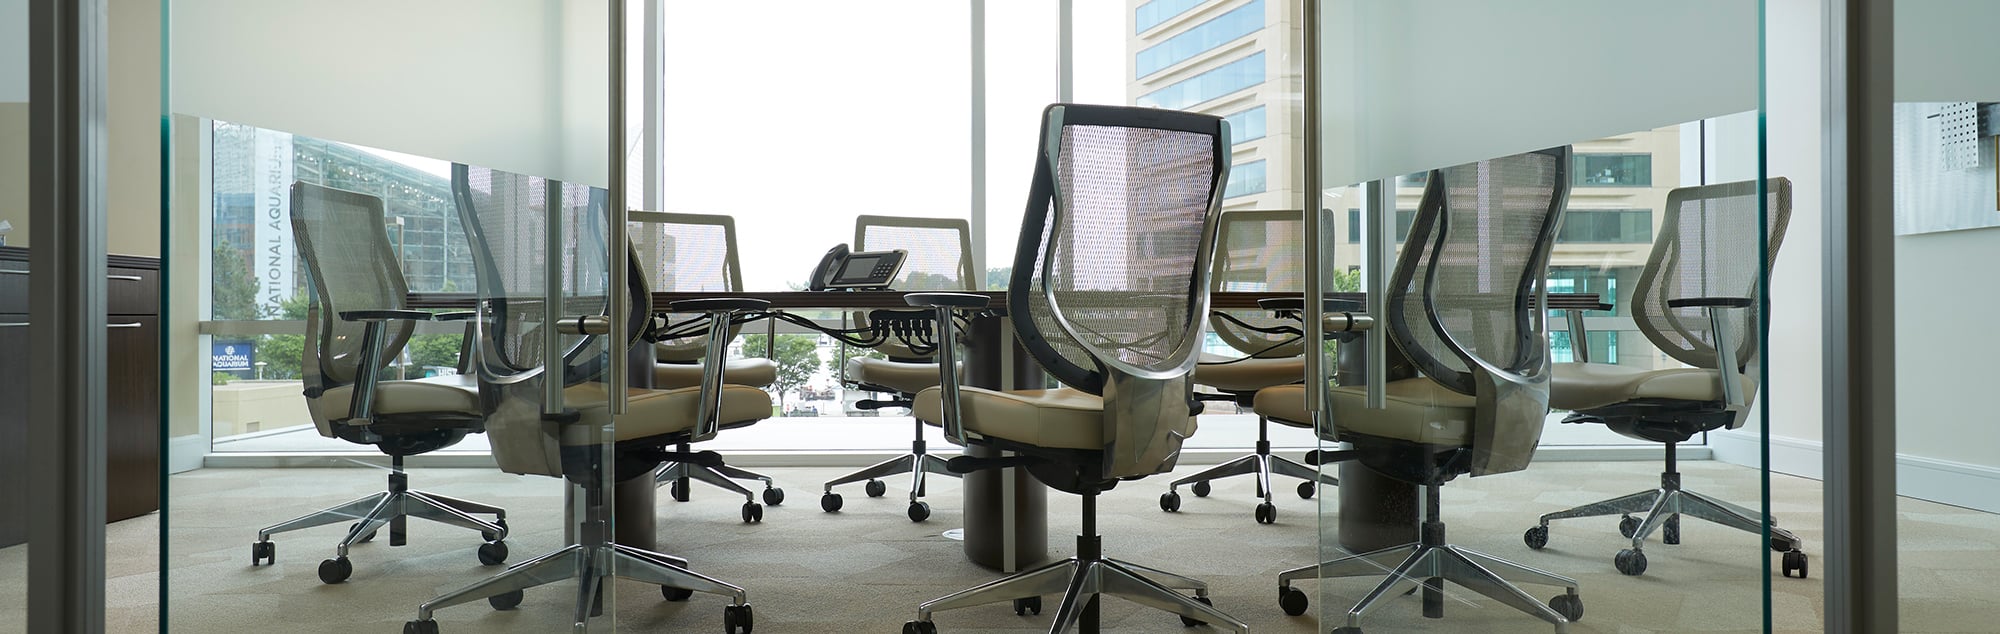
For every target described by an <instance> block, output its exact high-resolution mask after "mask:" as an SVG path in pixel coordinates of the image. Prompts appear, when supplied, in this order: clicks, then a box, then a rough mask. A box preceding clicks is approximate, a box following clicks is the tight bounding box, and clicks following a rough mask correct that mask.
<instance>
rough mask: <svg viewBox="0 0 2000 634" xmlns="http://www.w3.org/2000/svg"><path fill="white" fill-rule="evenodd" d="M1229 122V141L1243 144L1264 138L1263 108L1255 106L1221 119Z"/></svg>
mask: <svg viewBox="0 0 2000 634" xmlns="http://www.w3.org/2000/svg"><path fill="white" fill-rule="evenodd" d="M1222 119H1223V120H1224V121H1228V122H1229V141H1230V142H1231V143H1245V142H1249V141H1255V140H1257V139H1261V138H1264V107H1263V106H1257V107H1255V108H1251V109H1249V110H1245V111H1242V112H1238V113H1236V114H1232V115H1229V116H1226V117H1223V118H1222Z"/></svg>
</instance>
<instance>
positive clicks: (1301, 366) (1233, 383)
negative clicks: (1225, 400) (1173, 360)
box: [1194, 354, 1306, 392]
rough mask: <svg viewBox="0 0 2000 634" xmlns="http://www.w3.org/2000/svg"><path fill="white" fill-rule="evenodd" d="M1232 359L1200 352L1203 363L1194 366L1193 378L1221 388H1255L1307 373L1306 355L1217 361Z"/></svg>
mask: <svg viewBox="0 0 2000 634" xmlns="http://www.w3.org/2000/svg"><path fill="white" fill-rule="evenodd" d="M1232 359H1233V358H1232V357H1224V356H1220V355H1213V354H1203V355H1201V363H1202V365H1197V366H1195V367H1194V382H1195V383H1196V384H1199V385H1206V386H1209V387H1213V388H1215V389H1218V390H1227V391H1231V392H1255V391H1257V390H1261V389H1264V388H1267V387H1271V386H1273V385H1284V384H1286V383H1298V382H1300V381H1304V380H1305V377H1306V359H1305V357H1279V358H1276V359H1260V358H1249V359H1243V360H1241V361H1235V362H1233V363H1224V364H1220V365H1214V364H1215V363H1216V362H1219V361H1231V360H1232Z"/></svg>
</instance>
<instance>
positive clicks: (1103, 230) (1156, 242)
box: [1007, 104, 1229, 478]
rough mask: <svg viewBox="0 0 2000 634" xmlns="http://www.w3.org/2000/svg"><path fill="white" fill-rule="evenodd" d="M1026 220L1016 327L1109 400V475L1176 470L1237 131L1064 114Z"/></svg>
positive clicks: (1156, 116)
mask: <svg viewBox="0 0 2000 634" xmlns="http://www.w3.org/2000/svg"><path fill="white" fill-rule="evenodd" d="M1042 128H1043V137H1042V141H1041V152H1040V153H1039V154H1038V156H1037V159H1038V160H1037V161H1036V166H1035V178H1034V186H1033V189H1032V191H1031V193H1030V196H1029V199H1028V207H1027V210H1026V212H1025V213H1024V214H1023V216H1024V217H1023V218H1022V227H1021V239H1020V242H1019V244H1018V245H1017V247H1016V251H1015V260H1014V276H1013V281H1012V283H1011V284H1010V285H1009V287H1008V291H1007V301H1008V305H1009V306H1008V311H1009V315H1010V318H1011V319H1012V320H1013V322H1014V325H1015V329H1016V330H1017V331H1018V332H1019V333H1020V335H1021V341H1022V343H1023V345H1024V346H1026V347H1027V348H1028V350H1029V351H1030V352H1031V353H1033V354H1034V356H1035V358H1036V360H1037V361H1039V362H1040V363H1041V365H1042V366H1043V367H1044V368H1046V369H1048V370H1049V372H1050V373H1051V374H1054V375H1055V376H1056V378H1057V379H1058V380H1060V381H1062V382H1063V383H1064V384H1067V385H1069V386H1071V387H1074V388H1076V389H1079V390H1083V391H1086V392H1090V393H1093V394H1100V395H1103V396H1104V397H1105V423H1104V429H1105V432H1104V433H1105V451H1106V453H1107V456H1106V460H1105V464H1104V467H1105V474H1104V475H1105V476H1106V477H1113V478H1122V477H1136V476H1140V475H1146V474H1150V473H1157V472H1160V471H1164V470H1167V469H1171V468H1173V463H1174V461H1175V459H1176V458H1177V456H1178V453H1179V449H1180V442H1181V439H1182V438H1184V437H1186V436H1187V435H1189V434H1192V433H1193V419H1192V417H1191V416H1190V413H1189V412H1190V400H1189V399H1190V398H1191V387H1192V386H1191V385H1190V384H1189V383H1188V375H1189V373H1191V372H1192V371H1193V368H1194V363H1195V352H1196V351H1197V350H1198V349H1199V347H1200V343H1201V337H1202V324H1203V319H1204V318H1205V317H1206V316H1207V314H1208V277H1209V260H1210V258H1211V256H1212V255H1213V253H1212V252H1213V250H1214V246H1215V223H1216V220H1217V217H1218V216H1219V214H1220V211H1219V210H1220V208H1221V204H1222V196H1221V192H1222V184H1223V182H1224V180H1225V179H1226V178H1227V176H1228V163H1227V156H1228V154H1227V152H1228V148H1229V138H1228V137H1229V134H1228V126H1227V124H1225V123H1223V122H1222V120H1221V119H1219V118H1217V117H1213V116H1208V115H1200V114H1192V113H1184V112H1177V111H1169V110H1154V109H1148V108H1130V107H1114V106H1083V105H1068V104H1057V105H1053V106H1050V107H1049V108H1048V110H1046V111H1045V112H1044V113H1043V119H1042Z"/></svg>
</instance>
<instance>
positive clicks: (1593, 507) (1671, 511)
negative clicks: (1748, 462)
mask: <svg viewBox="0 0 2000 634" xmlns="http://www.w3.org/2000/svg"><path fill="white" fill-rule="evenodd" d="M1675 480H1677V477H1676V478H1675ZM1671 484H1673V485H1674V486H1662V487H1660V488H1657V489H1648V490H1645V491H1639V492H1635V493H1632V494H1629V495H1623V496H1619V497H1615V498H1612V499H1609V500H1603V501H1600V502H1592V503H1590V504H1585V505H1583V506H1579V507H1576V508H1572V509H1568V510H1564V511H1557V512H1554V513H1549V514H1546V515H1543V516H1542V517H1541V519H1540V520H1539V522H1538V523H1537V524H1536V526H1535V527H1534V528H1530V529H1528V535H1527V536H1526V538H1525V539H1526V540H1527V542H1528V545H1529V546H1530V547H1533V548H1536V549H1538V550H1539V549H1540V548H1541V547H1542V546H1543V545H1546V544H1547V543H1548V530H1549V521H1550V520H1560V519H1573V518H1578V517H1599V516H1604V515H1623V516H1625V518H1624V520H1623V521H1621V522H1619V533H1620V534H1623V535H1624V536H1626V537H1629V538H1631V540H1632V548H1630V549H1629V550H1624V551H1620V552H1619V553H1618V556H1617V557H1616V558H1614V559H1613V563H1614V564H1615V565H1616V566H1617V568H1618V571H1619V572H1622V573H1625V574H1627V575H1639V574H1643V573H1644V572H1645V571H1646V557H1645V546H1646V538H1648V537H1651V536H1652V535H1653V533H1654V532H1655V531H1659V532H1660V533H1661V536H1660V537H1661V539H1660V541H1661V543H1665V544H1679V543H1681V531H1680V517H1681V516H1682V515H1686V516H1688V517H1692V518H1695V519H1700V520H1707V521H1710V522H1714V523H1716V524H1720V525H1723V526H1727V527H1729V528H1734V529H1736V530H1740V531H1743V532H1746V533H1752V534H1763V532H1764V524H1765V522H1766V520H1767V518H1766V517H1765V516H1764V514H1763V513H1759V512H1757V511H1753V510H1750V509H1748V508H1745V507H1743V506H1741V505H1738V504H1734V503H1731V502H1727V501H1724V500H1721V499H1717V498H1714V497H1710V496H1707V495H1703V494H1701V493H1696V492H1694V491H1689V490H1686V489H1682V488H1680V487H1679V486H1678V484H1679V483H1678V482H1677V481H1674V482H1671ZM1633 513H1644V514H1645V516H1644V519H1634V518H1633V517H1632V514H1633ZM1768 521H1769V522H1770V525H1771V538H1770V542H1769V546H1770V547H1771V550H1773V551H1777V552H1781V553H1785V560H1784V566H1783V573H1784V575H1785V576H1787V577H1789V576H1791V574H1792V572H1793V571H1795V570H1796V571H1798V573H1799V576H1800V577H1801V578H1803V577H1804V576H1805V567H1806V564H1805V553H1804V552H1802V551H1801V550H1800V548H1801V547H1802V546H1804V545H1805V541H1804V540H1801V539H1799V536H1798V535H1797V534H1796V533H1793V532H1791V531H1789V530H1786V529H1782V528H1778V520H1777V518H1768ZM1662 529H1664V530H1662Z"/></svg>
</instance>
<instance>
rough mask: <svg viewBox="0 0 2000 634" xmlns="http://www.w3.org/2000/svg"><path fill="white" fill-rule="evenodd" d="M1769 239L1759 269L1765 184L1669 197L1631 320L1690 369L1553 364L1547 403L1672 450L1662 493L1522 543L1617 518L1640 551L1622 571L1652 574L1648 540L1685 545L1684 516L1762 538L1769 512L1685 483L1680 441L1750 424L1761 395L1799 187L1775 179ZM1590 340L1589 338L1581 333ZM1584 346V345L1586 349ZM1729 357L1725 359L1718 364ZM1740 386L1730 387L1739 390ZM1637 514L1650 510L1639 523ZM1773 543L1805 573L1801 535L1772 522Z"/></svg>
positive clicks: (1620, 502) (1594, 507)
mask: <svg viewBox="0 0 2000 634" xmlns="http://www.w3.org/2000/svg"><path fill="white" fill-rule="evenodd" d="M1764 190H1765V191H1764V192H1763V196H1764V197H1765V198H1764V200H1765V201H1767V202H1768V207H1767V208H1768V210H1769V212H1768V213H1767V214H1765V216H1766V217H1765V225H1764V227H1763V230H1764V231H1765V235H1768V236H1770V238H1769V240H1770V243H1769V250H1768V253H1767V255H1768V256H1769V259H1766V260H1765V261H1764V262H1763V267H1764V268H1763V269H1761V270H1760V269H1759V268H1758V262H1757V257H1756V256H1755V254H1756V253H1757V232H1758V229H1759V227H1758V226H1757V223H1758V220H1757V218H1758V211H1759V210H1758V198H1759V193H1758V191H1757V181H1742V182H1736V183H1725V184H1720V185H1706V186H1701V187H1682V188H1680V189H1675V190H1673V191H1672V192H1669V193H1668V194H1667V209H1666V215H1665V216H1664V217H1663V218H1662V222H1661V225H1660V237H1659V239H1658V240H1657V241H1655V242H1654V243H1653V253H1652V256H1651V257H1649V258H1647V260H1646V269H1645V271H1643V272H1641V273H1640V274H1639V283H1638V285H1637V286H1636V287H1635V288H1634V289H1633V292H1632V302H1631V307H1632V317H1633V320H1634V321H1636V322H1638V324H1639V331H1640V332H1643V333H1645V334H1646V338H1647V339H1649V340H1651V341H1652V342H1653V345H1655V346H1657V347H1659V349H1660V350H1661V351H1662V352H1665V353H1667V355H1668V356H1671V357H1673V358H1674V359H1675V360H1676V361H1679V362H1681V363H1685V364H1687V365H1690V366H1693V367H1689V368H1671V369H1663V370H1647V369H1640V368H1633V367H1630V366H1623V365H1613V364H1606V363H1588V362H1587V361H1588V360H1587V359H1585V361H1586V362H1584V363H1560V364H1556V366H1555V375H1554V380H1553V383H1552V385H1551V388H1550V394H1549V405H1550V406H1551V407H1555V408H1558V409H1567V410H1570V411H1572V412H1574V413H1573V414H1571V415H1570V416H1568V417H1567V418H1565V419H1564V420H1563V422H1565V423H1602V424H1604V425H1608V426H1610V428H1611V430H1612V431H1615V432H1618V433H1619V434H1622V435H1625V436H1628V437H1631V438H1637V439H1640V440H1649V441H1652V442H1657V443H1664V444H1666V469H1665V470H1663V471H1661V473H1660V488H1658V489H1649V490H1645V491H1640V492H1637V493H1633V494H1631V495H1626V496H1622V497H1617V498H1612V499H1609V500H1604V501H1602V502H1594V503H1591V504H1585V505H1583V506H1579V507H1576V508H1573V509H1569V510H1565V511H1559V512H1555V513H1550V514H1547V515H1543V516H1542V517H1541V521H1540V523H1539V524H1537V525H1536V526H1535V527H1533V528H1530V529H1528V532H1527V534H1526V535H1524V536H1523V539H1525V540H1526V541H1527V543H1528V545H1529V546H1531V547H1534V548H1537V549H1539V548H1541V547H1542V546H1544V545H1546V544H1547V543H1548V538H1549V528H1548V526H1549V520H1555V519H1566V518H1572V517H1591V516H1597V515H1611V514H1614V513H1615V514H1619V515H1622V516H1623V517H1622V518H1621V520H1620V521H1619V523H1618V530H1619V532H1620V533H1622V534H1623V535H1625V536H1626V537H1629V538H1631V539H1632V547H1631V548H1629V549H1625V550H1621V551H1619V552H1618V555H1617V556H1616V557H1615V558H1613V559H1612V563H1613V564H1614V565H1615V566H1616V567H1617V568H1618V571H1619V572H1622V573H1625V574H1628V575H1637V574H1642V573H1644V572H1645V571H1646V554H1645V552H1644V551H1643V550H1642V547H1643V546H1644V545H1645V542H1646V537H1647V536H1649V535H1652V534H1653V531H1654V530H1660V531H1661V536H1660V540H1661V541H1662V542H1665V543H1668V544H1678V543H1680V541H1681V539H1680V537H1681V535H1680V532H1681V531H1680V516H1681V515H1682V514H1686V515H1688V516H1690V517H1694V518H1698V519H1704V520H1708V521H1711V522H1715V523H1718V524H1722V525H1724V526H1729V527H1732V528H1736V529H1739V530H1744V531H1749V532H1752V533H1759V532H1762V531H1763V527H1764V523H1765V517H1764V515H1763V514H1762V513H1759V512H1757V511H1753V510H1750V509H1747V508H1744V507H1742V506H1738V505H1736V504H1731V503H1729V502H1725V501H1722V500H1718V499H1715V498H1712V497H1709V496H1706V495H1702V494H1700V493H1696V492H1693V491H1687V490H1684V489H1682V488H1681V475H1680V472H1679V471H1678V469H1677V467H1676V466H1675V461H1674V458H1675V456H1674V448H1675V445H1677V444H1679V443H1683V442H1687V440H1688V439H1689V438H1692V437H1693V436H1694V435H1695V434H1699V433H1702V432H1707V431H1711V430H1715V429H1722V428H1725V427H1726V428H1731V429H1734V428H1736V427H1739V426H1741V425H1742V424H1743V419H1744V417H1745V416H1746V415H1747V412H1748V410H1749V404H1750V397H1751V395H1753V394H1756V393H1757V384H1758V379H1759V378H1760V377H1759V376H1758V365H1759V364H1758V363H1757V356H1758V354H1759V353H1760V352H1761V351H1762V348H1763V346H1762V341H1760V340H1759V339H1758V332H1757V326H1758V319H1757V297H1758V293H1759V292H1760V290H1761V288H1760V286H1759V282H1758V277H1759V276H1760V275H1762V274H1764V273H1765V272H1766V271H1769V270H1770V266H1771V263H1772V262H1774V261H1776V259H1777V257H1778V247H1779V246H1780V245H1782V244H1783V243H1784V238H1785V224H1786V222H1787V221H1789V220H1790V218H1791V211H1792V183H1791V181H1789V180H1786V179H1783V178H1774V179H1771V180H1769V181H1766V183H1765V186H1764ZM1570 336H1571V339H1570V340H1571V341H1577V342H1582V341H1585V339H1583V333H1581V332H1572V333H1571V334H1570ZM1580 349H1581V347H1580ZM1723 359H1727V360H1729V361H1728V362H1726V363H1725V362H1719V360H1723ZM1732 384H1733V385H1735V386H1737V387H1738V388H1739V389H1735V390H1731V389H1727V388H1728V386H1730V385H1732ZM1633 513H1645V514H1646V516H1645V519H1644V520H1643V521H1642V520H1640V519H1638V518H1634V517H1633V516H1632V514H1633ZM1770 523H1771V524H1773V526H1772V527H1771V539H1770V544H1769V545H1770V547H1771V549H1772V550H1775V551H1778V552H1782V553H1784V558H1783V560H1782V565H1783V568H1782V571H1783V573H1784V575H1785V576H1787V577H1789V576H1791V575H1792V572H1793V571H1797V572H1798V573H1799V577H1800V578H1804V577H1805V575H1806V555H1805V553H1804V552H1802V551H1800V550H1799V547H1800V546H1802V545H1803V542H1802V541H1801V540H1800V539H1799V538H1798V536H1797V535H1795V534H1793V533H1792V532H1791V531H1787V530H1784V529H1781V528H1778V527H1776V526H1775V524H1777V521H1776V520H1771V522H1770Z"/></svg>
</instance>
